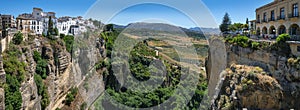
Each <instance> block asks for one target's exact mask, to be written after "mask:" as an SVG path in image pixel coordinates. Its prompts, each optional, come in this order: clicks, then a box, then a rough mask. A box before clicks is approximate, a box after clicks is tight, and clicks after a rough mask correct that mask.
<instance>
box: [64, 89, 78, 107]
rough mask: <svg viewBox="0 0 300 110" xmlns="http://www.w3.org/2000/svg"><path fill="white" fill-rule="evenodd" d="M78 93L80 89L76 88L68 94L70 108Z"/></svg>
mask: <svg viewBox="0 0 300 110" xmlns="http://www.w3.org/2000/svg"><path fill="white" fill-rule="evenodd" d="M77 92H78V88H76V87H72V88H71V90H70V93H68V94H67V97H66V104H67V105H69V106H70V105H71V103H72V102H73V101H74V100H75V97H76V95H77Z"/></svg>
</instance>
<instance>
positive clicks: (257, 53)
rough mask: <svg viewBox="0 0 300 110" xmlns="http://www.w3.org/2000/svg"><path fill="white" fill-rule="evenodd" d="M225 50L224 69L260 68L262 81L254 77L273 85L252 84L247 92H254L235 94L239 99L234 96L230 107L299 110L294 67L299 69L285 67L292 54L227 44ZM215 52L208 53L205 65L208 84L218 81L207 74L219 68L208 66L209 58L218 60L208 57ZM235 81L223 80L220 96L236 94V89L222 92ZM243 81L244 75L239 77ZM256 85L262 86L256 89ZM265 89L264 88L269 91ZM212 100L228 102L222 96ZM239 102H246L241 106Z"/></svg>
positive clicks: (299, 72) (299, 89)
mask: <svg viewBox="0 0 300 110" xmlns="http://www.w3.org/2000/svg"><path fill="white" fill-rule="evenodd" d="M225 46H226V49H225V50H226V55H227V58H226V59H227V60H226V62H227V63H226V68H230V67H231V65H232V64H238V65H246V66H254V67H259V68H262V70H263V71H264V73H263V74H264V76H263V77H262V76H261V75H260V74H258V75H257V76H256V77H257V78H258V79H260V80H262V81H271V82H273V83H271V84H269V85H268V84H267V83H264V82H254V83H255V84H254V85H250V88H251V87H255V89H258V91H253V90H251V89H250V90H249V89H245V90H246V91H244V92H240V93H239V97H238V95H236V96H237V97H236V98H237V99H236V100H237V102H236V103H235V102H234V104H238V105H240V106H238V108H239V109H241V108H243V107H245V108H255V107H256V109H258V108H265V109H282V108H284V109H300V102H299V101H298V100H299V99H298V97H300V86H299V85H300V79H299V78H300V77H299V76H300V66H297V65H299V63H297V64H292V63H289V62H290V61H288V60H289V59H291V58H289V57H293V55H292V54H290V55H287V56H286V55H282V54H280V52H278V51H275V50H271V49H258V50H254V49H251V48H243V47H240V46H237V45H231V44H227V43H226V44H225ZM217 51H219V50H210V56H209V59H208V60H207V62H206V63H207V64H206V68H207V74H208V76H210V79H209V80H210V81H209V82H211V81H213V82H215V81H219V79H220V78H218V77H211V75H212V74H214V73H213V72H212V71H211V70H214V69H217V70H219V69H220V68H216V67H219V66H222V65H223V64H219V63H215V65H211V64H210V63H212V62H214V61H212V60H210V59H211V57H213V58H218V57H219V56H213V55H211V54H212V53H218V52H217ZM298 57H299V56H298ZM294 59H295V58H294ZM252 69H253V68H252ZM254 69H255V68H254ZM227 72H228V71H227ZM227 74H228V73H227ZM235 77H241V75H239V74H238V73H236V76H235ZM235 77H232V78H233V79H232V78H228V77H227V76H226V78H225V79H224V82H223V86H222V87H223V88H222V89H221V90H220V93H222V92H223V93H224V92H226V91H230V92H237V89H236V88H235V89H234V88H224V86H228V82H230V81H231V83H233V82H236V81H235V80H236V79H235ZM243 77H245V75H243ZM232 81H233V82H232ZM252 81H254V80H252ZM275 82H276V83H275ZM259 83H262V84H260V85H256V84H259ZM266 85H268V86H269V87H268V86H266ZM273 86H274V87H273ZM233 90H235V91H233ZM215 95H216V94H215ZM215 97H218V98H219V99H220V97H223V98H221V99H222V100H218V101H219V102H224V101H225V102H226V100H231V99H230V98H226V97H225V96H224V94H221V95H218V96H215ZM254 99H255V100H254ZM242 100H247V101H246V102H245V101H242ZM231 102H233V101H230V103H231ZM257 102H260V103H257ZM215 104H216V103H215ZM221 105H222V104H221ZM218 107H220V106H218ZM235 107H237V106H235Z"/></svg>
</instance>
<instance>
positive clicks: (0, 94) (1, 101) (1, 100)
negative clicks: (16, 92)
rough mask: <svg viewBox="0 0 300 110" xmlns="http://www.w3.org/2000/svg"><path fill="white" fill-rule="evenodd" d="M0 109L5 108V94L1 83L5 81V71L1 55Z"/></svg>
mask: <svg viewBox="0 0 300 110" xmlns="http://www.w3.org/2000/svg"><path fill="white" fill-rule="evenodd" d="M0 57H1V59H0V110H4V109H5V96H4V89H3V88H2V85H3V84H4V83H5V82H6V77H5V71H4V69H3V62H2V56H0Z"/></svg>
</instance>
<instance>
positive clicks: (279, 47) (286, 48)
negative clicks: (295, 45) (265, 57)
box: [271, 34, 291, 56]
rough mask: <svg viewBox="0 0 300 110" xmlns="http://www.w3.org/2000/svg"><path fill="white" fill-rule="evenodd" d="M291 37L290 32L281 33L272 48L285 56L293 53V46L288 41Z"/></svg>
mask: <svg viewBox="0 0 300 110" xmlns="http://www.w3.org/2000/svg"><path fill="white" fill-rule="evenodd" d="M290 38H291V36H290V35H288V34H281V35H279V36H278V37H277V38H276V43H274V44H273V45H272V46H271V48H272V50H275V51H278V53H279V54H281V55H283V56H288V55H289V54H290V53H291V48H290V45H289V44H288V43H286V41H288V40H289V39H290Z"/></svg>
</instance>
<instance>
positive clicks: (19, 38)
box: [12, 31, 23, 45]
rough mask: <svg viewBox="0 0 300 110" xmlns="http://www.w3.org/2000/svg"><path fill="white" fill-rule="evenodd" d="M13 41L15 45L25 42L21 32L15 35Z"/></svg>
mask: <svg viewBox="0 0 300 110" xmlns="http://www.w3.org/2000/svg"><path fill="white" fill-rule="evenodd" d="M12 41H13V43H14V44H15V45H20V44H21V43H22V41H23V34H22V33H21V32H20V31H19V32H18V33H16V34H15V35H14V37H13V39H12Z"/></svg>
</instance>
